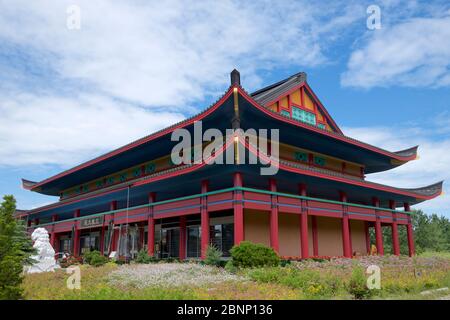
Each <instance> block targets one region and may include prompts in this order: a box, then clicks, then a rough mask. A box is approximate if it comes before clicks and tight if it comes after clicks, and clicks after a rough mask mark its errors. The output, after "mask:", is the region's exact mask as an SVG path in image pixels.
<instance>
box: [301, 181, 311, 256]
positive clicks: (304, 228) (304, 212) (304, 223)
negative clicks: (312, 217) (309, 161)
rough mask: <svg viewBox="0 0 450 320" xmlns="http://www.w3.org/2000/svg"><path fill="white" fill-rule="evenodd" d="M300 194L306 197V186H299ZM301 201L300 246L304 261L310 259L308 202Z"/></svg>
mask: <svg viewBox="0 0 450 320" xmlns="http://www.w3.org/2000/svg"><path fill="white" fill-rule="evenodd" d="M299 193H300V195H301V196H303V197H306V185H305V184H300V185H299ZM300 201H301V214H300V245H301V253H302V259H307V258H309V244H308V241H309V239H308V208H307V207H308V203H307V201H306V200H303V199H302V200H300Z"/></svg>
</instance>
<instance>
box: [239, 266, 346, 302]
mask: <svg viewBox="0 0 450 320" xmlns="http://www.w3.org/2000/svg"><path fill="white" fill-rule="evenodd" d="M247 275H248V276H249V277H250V279H252V280H255V281H258V282H263V283H277V284H281V285H283V286H288V287H290V288H293V289H300V290H301V291H302V292H303V293H304V295H305V296H306V297H308V298H312V299H317V298H325V297H332V296H334V295H337V294H339V293H341V292H343V291H344V289H345V288H344V285H343V282H342V280H340V279H339V278H336V277H335V276H334V275H330V274H323V273H321V272H319V271H317V270H299V269H297V268H295V267H292V266H286V267H265V268H257V269H251V270H248V271H247Z"/></svg>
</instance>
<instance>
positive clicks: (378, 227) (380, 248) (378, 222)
mask: <svg viewBox="0 0 450 320" xmlns="http://www.w3.org/2000/svg"><path fill="white" fill-rule="evenodd" d="M372 202H373V206H374V207H379V206H380V200H379V199H378V198H376V197H374V198H373V199H372ZM375 219H376V220H375V240H376V241H375V242H376V244H375V245H376V246H377V252H378V254H379V255H380V256H382V255H384V247H383V230H382V229H381V218H380V215H379V213H378V210H375Z"/></svg>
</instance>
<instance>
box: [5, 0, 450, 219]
mask: <svg viewBox="0 0 450 320" xmlns="http://www.w3.org/2000/svg"><path fill="white" fill-rule="evenodd" d="M70 5H76V6H77V8H79V9H80V14H81V15H80V18H81V19H80V28H79V29H70V28H68V27H67V20H68V19H71V18H72V17H73V16H72V12H69V13H68V12H67V9H68V8H69V6H70ZM369 5H377V6H379V8H380V12H381V29H378V30H369V29H368V28H367V24H366V21H367V18H368V17H369V14H368V13H367V12H366V10H367V7H368V6H369ZM0 26H1V27H0V175H1V177H2V178H1V179H0V194H14V195H15V196H16V197H17V199H18V206H19V207H20V208H24V209H28V208H33V207H37V206H40V205H43V204H47V203H50V202H53V201H56V199H55V198H52V197H47V196H43V195H39V194H34V193H31V192H28V191H25V190H22V189H21V186H20V178H22V177H24V178H27V179H31V180H37V181H39V180H42V179H44V178H47V177H49V176H51V175H53V174H56V173H58V172H60V171H62V170H64V169H67V168H70V167H72V166H74V165H76V164H79V163H80V162H82V161H86V160H89V159H91V158H93V157H95V156H97V155H99V154H102V153H104V152H107V151H109V150H111V149H113V148H116V147H119V146H121V145H123V144H126V143H128V142H130V141H132V140H134V139H136V138H139V137H141V136H144V135H147V134H149V133H151V132H153V131H155V130H158V129H160V128H162V127H165V126H167V125H169V124H171V123H174V122H176V121H179V120H181V119H183V118H185V117H187V116H190V115H192V114H194V113H196V112H198V111H200V110H202V109H203V108H205V107H207V106H208V105H209V104H210V103H211V102H213V101H215V100H216V99H217V97H218V96H220V95H221V94H222V93H223V91H224V90H225V89H226V88H227V86H228V83H229V72H230V71H231V70H232V69H233V68H235V67H236V68H238V69H239V70H240V72H241V77H242V85H243V86H244V88H246V89H247V90H248V91H252V90H256V89H258V88H260V87H262V86H264V85H267V84H270V83H272V82H275V81H278V80H280V79H282V78H285V77H287V76H289V75H291V74H293V73H297V72H299V71H305V72H306V73H307V75H308V82H309V84H310V85H311V87H312V88H313V90H314V91H315V92H316V94H317V95H318V96H319V98H320V99H321V101H322V102H323V104H324V105H325V106H326V107H327V109H328V111H329V112H330V113H331V115H332V116H333V117H334V119H335V120H336V122H337V123H338V124H339V125H340V126H341V128H342V129H343V131H344V133H345V134H346V135H348V136H351V137H354V138H358V139H360V140H363V141H365V142H368V143H371V144H374V145H377V146H380V147H383V148H386V149H388V150H392V151H396V150H400V149H403V148H407V147H410V146H414V145H416V144H419V145H420V147H419V154H420V159H419V160H416V161H413V162H411V163H408V164H406V165H404V166H402V167H399V168H396V169H394V170H392V171H389V172H385V173H379V174H374V175H369V176H368V179H370V180H372V181H377V182H381V183H385V184H389V185H393V186H398V187H418V186H423V185H427V184H430V183H433V182H436V181H439V180H449V178H450V170H449V168H450V153H449V152H448V150H450V102H449V101H450V90H449V89H450V88H449V87H450V70H449V68H450V41H449V39H450V4H449V3H448V1H431V2H430V1H422V2H421V1H394V0H393V1H355V2H352V1H336V2H333V3H325V2H310V1H309V2H308V1H276V2H273V3H271V2H268V1H260V2H258V3H256V4H250V3H249V2H248V1H247V2H240V1H221V2H211V1H210V2H208V1H198V2H197V1H196V2H195V3H191V4H190V5H187V4H185V3H183V2H181V1H175V0H174V1H167V2H165V3H163V4H161V3H157V2H154V3H151V2H146V1H128V2H127V3H126V4H124V3H122V4H118V3H113V2H108V1H95V3H94V2H93V1H33V2H30V1H1V2H0ZM444 188H445V191H446V194H444V195H443V196H441V197H439V198H437V199H435V200H432V201H429V202H426V203H424V204H421V205H418V206H417V207H418V208H422V209H424V210H425V211H426V212H428V213H433V212H436V213H439V214H444V215H446V216H448V217H450V197H449V196H448V194H449V191H450V190H449V188H448V187H447V185H446V184H445V185H444Z"/></svg>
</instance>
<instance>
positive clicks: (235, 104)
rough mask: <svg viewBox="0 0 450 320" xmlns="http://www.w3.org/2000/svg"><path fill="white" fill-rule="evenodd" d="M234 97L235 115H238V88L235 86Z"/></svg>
mask: <svg viewBox="0 0 450 320" xmlns="http://www.w3.org/2000/svg"><path fill="white" fill-rule="evenodd" d="M233 98H234V115H235V116H236V117H237V116H238V115H239V103H238V89H237V88H236V87H235V88H234V89H233Z"/></svg>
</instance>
